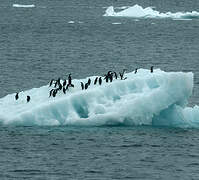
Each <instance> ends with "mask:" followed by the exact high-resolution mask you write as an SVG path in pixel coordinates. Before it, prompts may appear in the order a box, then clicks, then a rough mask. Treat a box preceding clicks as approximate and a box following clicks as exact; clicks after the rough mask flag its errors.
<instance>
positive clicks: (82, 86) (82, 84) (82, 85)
mask: <svg viewBox="0 0 199 180" xmlns="http://www.w3.org/2000/svg"><path fill="white" fill-rule="evenodd" d="M81 88H82V90H84V83H83V82H81Z"/></svg>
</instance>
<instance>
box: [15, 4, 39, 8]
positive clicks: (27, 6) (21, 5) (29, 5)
mask: <svg viewBox="0 0 199 180" xmlns="http://www.w3.org/2000/svg"><path fill="white" fill-rule="evenodd" d="M12 7H18V8H33V7H35V5H34V4H13V5H12Z"/></svg>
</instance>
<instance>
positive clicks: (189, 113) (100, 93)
mask: <svg viewBox="0 0 199 180" xmlns="http://www.w3.org/2000/svg"><path fill="white" fill-rule="evenodd" d="M95 77H96V76H93V77H90V78H91V80H92V83H91V86H89V88H88V89H87V90H81V86H80V82H84V83H85V82H87V80H88V78H86V79H81V80H73V84H74V85H75V87H74V88H70V89H69V91H67V92H66V94H64V93H63V92H62V91H61V92H59V93H58V94H57V96H56V97H55V98H53V97H50V98H49V91H50V90H51V89H52V87H49V86H48V85H47V86H43V87H40V88H34V89H31V90H28V91H24V92H20V93H19V99H18V100H17V101H16V100H15V94H9V95H7V96H5V97H3V98H1V99H0V123H1V124H4V125H7V124H15V125H80V126H81V125H88V126H101V125H118V124H121V125H158V126H164V125H166V126H175V127H195V126H198V125H199V107H197V106H195V107H194V108H190V107H186V105H187V102H188V98H189V97H190V96H191V94H192V89H193V73H191V72H190V73H183V72H164V71H161V70H160V69H155V70H154V73H150V71H149V70H146V69H139V70H138V73H137V74H134V72H131V73H126V74H125V77H127V79H126V80H120V79H117V80H116V79H114V80H113V82H111V83H110V82H109V83H106V82H105V81H104V80H103V82H102V85H101V86H100V85H99V84H98V85H94V84H93V81H94V79H95ZM27 95H30V97H31V100H30V102H29V103H27V102H26V96H27Z"/></svg>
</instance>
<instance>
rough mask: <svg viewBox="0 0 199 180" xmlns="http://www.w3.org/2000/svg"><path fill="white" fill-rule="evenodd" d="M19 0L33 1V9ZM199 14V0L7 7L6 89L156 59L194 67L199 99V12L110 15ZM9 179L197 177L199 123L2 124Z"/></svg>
mask: <svg viewBox="0 0 199 180" xmlns="http://www.w3.org/2000/svg"><path fill="white" fill-rule="evenodd" d="M13 4H29V5H31V4H34V5H35V7H32V8H22V7H21V8H20V7H13ZM135 4H139V5H140V6H142V7H144V8H145V7H149V6H153V7H156V9H157V10H158V11H160V12H169V11H170V12H174V13H175V12H190V11H198V12H199V1H197V0H191V1H185V0H183V1H182V0H175V1H174V0H168V1H164V0H153V1H146V0H141V1H134V0H133V1H128V0H123V1H119V0H118V1H107V0H106V1H105V0H102V1H96V0H92V1H91V0H90V1H83V0H79V1H75V0H71V1H66V0H43V1H38V0H30V1H28V3H27V1H25V0H20V1H14V0H11V1H5V2H2V3H1V5H0V17H1V18H0V33H1V38H0V72H1V73H0V87H1V91H0V97H4V96H5V95H7V94H11V93H14V92H18V91H22V90H27V89H32V88H35V87H41V86H43V85H45V84H47V83H48V82H49V80H50V79H52V78H58V77H63V78H66V77H67V75H68V73H72V76H73V78H76V79H80V78H85V77H88V76H92V75H103V74H104V73H105V72H107V71H108V70H115V71H121V70H122V69H123V68H126V69H127V70H128V71H132V70H134V69H135V68H136V67H138V68H149V67H150V66H151V65H154V66H155V67H157V68H161V69H162V70H164V71H183V72H189V71H191V72H193V73H194V89H193V94H192V96H191V98H190V100H189V105H190V106H193V105H195V104H198V102H199V91H198V88H199V78H198V77H199V71H198V67H199V61H198V57H199V38H198V37H199V31H198V28H199V19H198V18H194V19H189V20H187V19H181V20H179V19H178V20H175V19H170V18H166V19H158V18H156V19H135V18H126V17H104V16H103V15H104V13H105V10H106V9H107V7H109V6H111V5H113V6H114V7H118V9H117V8H116V11H117V10H119V11H120V7H122V6H134V5H135ZM0 134H1V135H0V152H1V153H0V154H1V156H0V179H198V172H197V167H198V165H199V160H198V148H199V147H198V142H199V139H198V136H199V132H198V129H182V128H172V127H167V128H165V127H151V126H142V127H133V126H104V127H81V126H79V127H78V126H75V127H71V126H52V127H49V126H44V127H40V126H0Z"/></svg>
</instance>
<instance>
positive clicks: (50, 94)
mask: <svg viewBox="0 0 199 180" xmlns="http://www.w3.org/2000/svg"><path fill="white" fill-rule="evenodd" d="M53 91H54V89H51V90H50V93H49V97H50V96H52V92H53Z"/></svg>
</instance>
